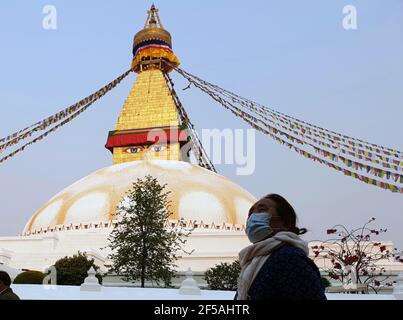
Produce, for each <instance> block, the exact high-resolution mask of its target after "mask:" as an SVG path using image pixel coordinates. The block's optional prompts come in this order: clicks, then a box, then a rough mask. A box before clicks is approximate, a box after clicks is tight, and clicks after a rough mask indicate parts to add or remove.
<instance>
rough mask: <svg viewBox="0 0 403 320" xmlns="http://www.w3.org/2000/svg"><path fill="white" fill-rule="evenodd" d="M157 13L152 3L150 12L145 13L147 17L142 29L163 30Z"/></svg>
mask: <svg viewBox="0 0 403 320" xmlns="http://www.w3.org/2000/svg"><path fill="white" fill-rule="evenodd" d="M158 12H159V10H158V9H157V8H156V7H155V5H154V3H153V4H152V6H151V8H150V10H148V11H147V13H148V17H147V20H146V24H145V25H144V29H146V28H155V27H159V28H161V29H164V26H163V25H162V22H161V19H160V16H159V14H158Z"/></svg>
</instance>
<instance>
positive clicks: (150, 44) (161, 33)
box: [132, 4, 180, 73]
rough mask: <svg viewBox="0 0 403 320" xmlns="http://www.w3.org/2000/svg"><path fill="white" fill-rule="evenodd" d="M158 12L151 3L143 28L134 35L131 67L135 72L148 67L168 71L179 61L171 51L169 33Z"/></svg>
mask: <svg viewBox="0 0 403 320" xmlns="http://www.w3.org/2000/svg"><path fill="white" fill-rule="evenodd" d="M158 12H159V10H158V9H157V8H156V7H155V5H154V4H153V5H152V6H151V8H150V10H148V11H147V13H148V15H147V20H146V24H145V25H144V28H143V29H142V30H140V31H139V32H137V33H136V35H135V36H134V41H133V61H132V69H133V70H134V71H135V72H137V73H140V72H142V71H144V70H148V69H160V70H163V71H164V72H170V71H171V70H172V68H173V66H178V65H179V63H180V62H179V60H178V58H177V57H176V56H175V54H174V53H173V51H172V38H171V35H170V33H169V32H168V31H167V30H165V29H164V26H163V25H162V22H161V19H160V16H159V14H158ZM167 62H169V63H167Z"/></svg>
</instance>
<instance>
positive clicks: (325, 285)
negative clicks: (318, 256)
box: [321, 277, 332, 288]
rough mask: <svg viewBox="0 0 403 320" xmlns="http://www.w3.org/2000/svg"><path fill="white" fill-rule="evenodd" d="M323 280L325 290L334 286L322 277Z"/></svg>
mask: <svg viewBox="0 0 403 320" xmlns="http://www.w3.org/2000/svg"><path fill="white" fill-rule="evenodd" d="M321 280H322V285H323V287H324V288H329V287H331V286H332V284H331V283H330V281H329V279H328V278H325V277H321Z"/></svg>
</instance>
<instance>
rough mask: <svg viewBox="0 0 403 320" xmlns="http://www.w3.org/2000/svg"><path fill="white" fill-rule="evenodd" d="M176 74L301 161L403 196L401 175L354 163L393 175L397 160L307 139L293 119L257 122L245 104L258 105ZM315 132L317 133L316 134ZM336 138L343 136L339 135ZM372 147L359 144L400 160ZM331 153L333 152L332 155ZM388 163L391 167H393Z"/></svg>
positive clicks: (390, 151)
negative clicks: (289, 150) (380, 157)
mask: <svg viewBox="0 0 403 320" xmlns="http://www.w3.org/2000/svg"><path fill="white" fill-rule="evenodd" d="M175 70H176V71H177V72H178V73H179V74H180V75H182V76H183V77H184V78H185V79H186V80H187V81H189V83H192V84H193V85H194V86H195V87H197V88H199V89H200V90H202V91H203V92H205V93H206V94H208V95H209V96H210V97H212V98H213V99H214V100H215V101H217V102H218V103H220V104H221V105H222V106H224V107H225V108H226V109H227V110H229V111H231V112H232V113H233V114H234V115H235V116H237V117H240V118H241V119H243V120H244V121H246V122H247V123H248V124H249V125H250V126H252V127H253V128H254V129H256V130H258V131H260V132H263V133H265V134H267V135H269V136H270V137H271V138H273V139H274V140H276V141H277V142H279V143H281V144H283V145H286V146H287V147H288V148H290V149H292V150H294V151H295V152H297V153H298V154H300V155H302V156H303V157H305V158H308V159H310V160H312V161H314V162H318V163H321V164H323V165H326V166H328V167H329V168H332V169H334V170H336V171H339V172H342V173H343V174H344V175H346V176H350V177H353V178H355V179H358V180H359V181H361V182H364V183H367V184H371V185H375V186H377V187H380V188H382V189H386V190H390V191H392V192H399V193H403V175H401V174H400V173H398V172H394V171H392V170H385V169H383V168H377V167H374V166H373V165H369V164H366V163H363V162H362V161H357V159H360V160H365V161H367V162H372V163H377V164H380V165H382V166H384V167H386V168H388V169H393V170H395V171H402V162H401V161H396V159H391V158H388V161H389V162H390V163H389V162H387V161H386V160H385V159H386V158H387V157H386V158H383V159H382V160H383V161H382V162H381V161H378V160H376V159H374V158H373V155H372V154H368V153H364V155H365V156H362V155H361V154H358V153H357V152H358V151H357V150H355V151H357V152H354V151H351V149H349V150H348V151H347V150H345V149H344V148H342V146H341V145H340V143H338V142H336V141H334V140H332V141H333V144H328V143H326V142H325V141H323V140H322V139H323V138H326V139H327V138H329V139H330V138H331V139H335V136H334V135H330V134H327V135H324V134H319V133H317V135H316V136H314V135H313V134H311V135H309V133H308V130H305V131H304V132H303V131H302V130H300V131H297V130H296V127H295V124H294V127H292V126H290V119H292V118H291V117H288V118H287V121H288V122H285V121H283V122H282V121H279V120H278V118H279V117H278V114H276V115H277V117H273V116H272V117H270V118H268V117H266V116H262V113H259V112H258V116H260V118H258V117H256V116H254V115H252V114H250V113H249V112H248V111H246V110H245V101H247V102H248V105H249V110H250V107H252V108H254V109H258V107H259V105H257V104H254V103H253V102H251V101H250V100H247V99H245V98H242V97H239V96H237V95H235V94H228V92H229V91H226V90H225V89H222V88H220V87H218V86H216V85H213V84H211V83H208V82H206V81H204V80H202V79H200V78H198V77H196V76H194V75H192V74H190V73H187V72H186V71H184V70H182V69H180V68H175ZM234 97H235V99H234ZM240 101H242V102H243V103H240ZM247 109H248V108H247ZM266 111H267V110H266ZM255 114H256V112H255ZM270 115H272V114H270ZM283 117H284V116H283ZM293 121H294V120H293ZM286 123H288V126H286ZM298 126H299V127H298V128H301V127H302V126H301V125H298ZM312 126H313V125H312ZM318 128H319V127H318ZM315 130H316V129H315ZM312 131H313V130H312ZM316 132H318V130H317V131H316ZM328 132H330V131H328ZM338 135H339V136H343V135H341V134H338ZM330 136H331V137H330ZM314 137H315V138H314ZM343 139H344V141H347V139H349V140H348V143H351V144H352V143H355V142H354V141H353V139H354V138H351V137H347V136H343ZM308 140H309V141H308ZM339 140H342V138H339ZM356 140H357V139H356ZM357 141H358V140H357ZM371 145H373V144H370V143H367V142H366V145H364V144H362V148H367V147H370V148H375V149H376V150H375V152H377V153H379V154H380V153H383V152H386V153H385V154H388V155H389V156H394V157H397V158H398V157H400V155H401V152H400V151H397V150H393V149H391V148H386V147H381V146H376V147H374V146H371ZM323 147H327V148H328V150H326V149H325V148H323ZM351 147H352V145H351ZM307 148H311V149H312V151H311V152H310V151H309V150H307ZM329 149H330V150H329ZM332 149H333V152H332V151H331V150H332ZM334 150H337V151H338V152H337V154H336V153H335V152H334ZM343 150H344V151H343ZM363 152H366V151H363ZM345 155H346V156H345ZM347 156H349V157H352V159H350V158H348V157H347ZM391 163H393V165H392V164H391ZM358 170H362V171H365V173H366V174H367V175H368V174H369V175H373V176H374V177H368V176H366V175H364V174H361V173H359V172H357V171H358ZM382 179H384V180H389V179H390V180H393V181H394V182H393V183H388V182H385V181H382Z"/></svg>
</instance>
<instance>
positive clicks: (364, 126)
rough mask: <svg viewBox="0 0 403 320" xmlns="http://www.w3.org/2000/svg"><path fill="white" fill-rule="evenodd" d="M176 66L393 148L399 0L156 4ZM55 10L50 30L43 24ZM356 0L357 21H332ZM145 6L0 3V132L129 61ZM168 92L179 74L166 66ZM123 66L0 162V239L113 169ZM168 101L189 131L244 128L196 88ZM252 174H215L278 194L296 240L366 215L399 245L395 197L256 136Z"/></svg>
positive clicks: (400, 66) (397, 121)
mask: <svg viewBox="0 0 403 320" xmlns="http://www.w3.org/2000/svg"><path fill="white" fill-rule="evenodd" d="M155 3H156V5H157V6H158V7H159V9H160V15H161V18H162V20H163V23H164V25H165V27H166V28H167V29H168V30H169V31H170V32H171V34H172V36H173V41H174V51H175V53H176V54H177V55H178V57H179V58H180V59H181V62H182V67H183V68H184V69H186V70H188V71H190V72H192V73H194V74H196V75H199V76H201V77H202V78H205V79H206V80H209V81H211V82H213V83H216V84H218V85H221V86H222V87H224V88H227V89H229V90H231V91H234V92H237V93H239V94H241V95H243V96H245V97H250V98H252V99H254V100H256V101H259V102H261V103H263V104H266V105H268V106H270V107H273V108H275V109H277V110H279V111H282V112H284V113H287V114H290V115H292V116H295V117H297V118H300V119H303V120H306V121H309V122H311V123H314V124H317V125H320V126H323V127H326V128H328V129H331V130H335V131H338V132H341V133H345V134H348V135H350V136H354V137H357V138H361V139H364V140H367V141H371V142H374V143H377V144H381V145H385V146H390V147H394V148H397V149H399V150H402V149H403V148H402V147H403V144H402V141H403V139H402V138H403V129H402V125H401V121H402V119H403V91H402V89H401V88H402V84H403V60H402V57H403V41H402V40H403V1H401V0H388V1H381V0H363V1H353V0H346V1H339V0H333V1H322V0H306V1H296V0H294V1H291V0H281V1H280V0H278V1H267V0H265V1H263V0H262V1H227V0H220V1H210V0H205V1H185V0H183V1H179V0H170V1H155ZM47 4H52V5H55V6H56V8H57V10H58V29H57V30H56V31H46V30H44V29H43V28H42V19H43V17H44V15H43V14H42V9H43V7H44V6H45V5H47ZM348 4H352V5H355V6H356V8H357V11H358V29H357V30H355V31H351V30H350V31H346V30H344V29H343V28H342V19H343V14H342V9H343V7H344V6H345V5H348ZM150 5H151V2H150V1H119V0H117V1H113V2H112V1H95V0H94V1H85V2H83V1H52V0H50V1H29V2H28V1H22V0H19V1H2V2H1V4H0V38H1V52H0V57H1V59H0V71H1V77H0V110H1V116H0V136H5V135H7V134H9V133H11V132H14V131H15V130H16V129H19V128H21V127H24V126H25V125H27V124H30V123H32V122H36V121H38V120H41V119H42V118H44V117H46V116H48V115H50V114H53V113H55V112H57V111H58V110H60V109H62V108H64V107H66V106H69V105H71V104H72V103H74V102H76V101H78V100H79V99H81V98H82V97H85V96H87V95H88V94H90V93H92V92H93V91H95V90H96V89H98V88H99V87H101V86H103V85H104V84H106V83H108V82H109V81H111V80H112V79H114V78H115V77H116V76H118V75H119V74H121V73H122V72H123V71H125V70H127V69H128V67H129V65H130V62H131V58H132V57H131V44H132V39H133V36H134V34H135V33H136V32H137V31H138V30H139V29H140V28H142V27H143V25H144V22H145V18H146V11H147V9H148V8H149V7H150ZM173 78H174V79H175V81H176V83H177V86H178V88H181V86H183V87H185V86H186V85H187V83H186V82H185V81H183V80H182V79H180V78H179V77H178V76H177V75H173ZM134 79H135V76H134V75H131V76H130V77H129V79H126V80H125V81H124V82H123V83H122V84H121V85H120V86H119V87H118V88H116V89H115V90H114V91H113V92H112V93H111V94H109V95H108V96H106V97H104V98H103V99H102V100H101V101H99V102H98V103H97V104H96V105H94V106H93V107H92V108H91V110H89V111H87V112H85V113H84V114H83V115H82V116H80V117H79V119H77V120H75V121H74V123H73V124H72V125H69V126H66V127H64V128H63V129H61V130H60V131H58V132H57V133H56V134H54V135H52V136H50V137H49V138H48V139H47V140H46V141H44V142H41V143H38V144H36V145H35V146H34V147H32V148H30V149H27V151H25V152H24V153H22V154H20V155H18V156H17V157H15V158H14V159H12V160H10V161H8V162H6V163H4V164H2V165H1V166H0V186H1V194H0V204H1V206H0V219H1V220H0V221H1V223H0V235H15V234H19V233H20V232H21V230H22V228H23V227H24V225H25V223H26V221H27V220H28V219H29V217H30V216H31V215H32V214H33V213H34V212H35V211H36V210H37V209H38V208H39V207H41V205H42V204H43V203H45V202H46V201H47V200H48V199H49V198H51V197H52V196H53V195H54V194H56V193H57V192H59V191H60V190H62V189H63V188H65V187H66V186H68V185H70V184H71V183H73V182H74V181H76V180H78V179H80V178H82V177H84V176H86V175H88V174H90V173H91V172H93V171H95V170H96V169H99V168H101V167H105V166H108V165H110V164H111V155H110V153H109V152H108V151H107V150H106V149H105V148H104V144H105V141H106V137H107V133H108V131H109V130H112V129H113V127H114V124H115V121H116V118H117V116H118V114H119V111H120V109H121V107H122V105H123V102H124V100H125V98H126V96H127V95H128V93H129V89H130V87H131V85H132V83H133V81H134ZM179 94H180V98H181V99H182V102H183V104H184V105H185V107H186V108H187V110H188V112H189V114H190V117H191V119H192V120H193V122H194V124H195V126H196V128H197V129H198V130H200V129H202V128H221V129H225V128H232V129H236V128H247V127H246V126H245V125H244V124H243V123H241V122H240V120H238V119H235V118H234V117H233V116H232V115H231V114H230V113H228V112H226V111H225V110H224V109H223V108H221V107H220V106H219V105H217V104H216V103H215V102H213V101H211V100H210V99H209V98H208V97H206V96H205V95H203V94H202V93H200V92H198V91H197V90H196V89H194V88H193V89H192V90H187V91H184V92H182V91H181V90H179ZM256 145H257V155H256V156H257V162H256V171H255V174H254V175H252V176H244V177H241V176H237V175H236V171H235V168H234V166H230V165H221V166H218V169H219V171H220V173H221V174H223V175H225V176H227V177H228V178H230V179H232V180H234V181H235V182H237V183H239V184H240V185H242V186H243V187H244V188H246V189H247V190H249V191H250V192H251V193H252V194H254V195H255V196H256V197H259V196H262V195H264V194H267V193H270V192H276V193H280V194H282V195H284V196H285V197H286V198H288V199H289V200H290V202H291V203H292V204H293V205H294V207H295V208H296V210H297V212H298V214H299V217H300V223H301V225H302V226H305V227H307V228H308V229H309V230H310V233H309V234H308V235H307V238H308V239H317V238H323V237H325V235H324V232H323V230H325V229H326V228H327V227H331V226H332V225H333V224H335V223H343V224H346V225H348V226H351V227H354V226H359V225H361V224H362V223H364V222H365V221H366V220H367V219H369V218H370V217H372V216H375V217H377V218H378V220H377V224H376V225H377V226H380V227H386V228H388V229H389V232H388V234H387V235H386V238H387V239H390V240H393V241H394V242H395V243H396V245H398V246H400V247H403V236H402V234H401V230H402V226H403V197H402V195H399V194H392V193H391V192H387V191H383V190H381V189H378V188H375V187H373V186H368V185H365V184H362V183H360V182H358V181H357V180H354V179H351V178H348V177H345V176H343V175H342V174H339V173H337V172H335V171H332V170H329V169H328V168H327V167H324V166H321V165H318V164H317V163H313V162H311V161H309V160H306V159H304V158H302V157H300V156H299V155H297V154H296V153H293V152H290V151H289V150H288V149H287V148H285V147H283V146H281V145H278V144H277V143H276V142H275V141H272V140H270V139H269V138H268V137H267V136H263V135H261V134H260V133H257V140H256Z"/></svg>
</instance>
